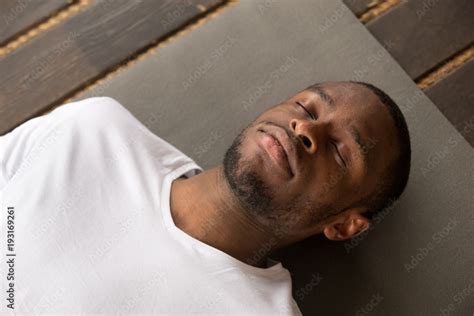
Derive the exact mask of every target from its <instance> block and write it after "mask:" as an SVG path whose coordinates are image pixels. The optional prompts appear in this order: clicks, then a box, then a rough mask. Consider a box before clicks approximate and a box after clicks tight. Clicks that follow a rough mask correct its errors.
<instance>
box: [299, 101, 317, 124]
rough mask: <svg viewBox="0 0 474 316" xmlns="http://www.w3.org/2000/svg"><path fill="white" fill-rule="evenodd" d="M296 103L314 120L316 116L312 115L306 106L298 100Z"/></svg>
mask: <svg viewBox="0 0 474 316" xmlns="http://www.w3.org/2000/svg"><path fill="white" fill-rule="evenodd" d="M296 104H298V105H299V106H301V107H302V108H303V110H305V111H306V113H308V115H309V117H311V118H312V119H313V120H315V119H316V118H315V117H314V115H313V114H312V113H311V112H310V111H308V109H306V107H305V106H304V105H303V104H302V103H301V102H300V101H296Z"/></svg>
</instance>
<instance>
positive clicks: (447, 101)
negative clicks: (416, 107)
mask: <svg viewBox="0 0 474 316" xmlns="http://www.w3.org/2000/svg"><path fill="white" fill-rule="evenodd" d="M473 82H474V59H471V60H470V61H468V62H467V63H465V64H464V65H462V66H461V67H459V68H458V69H456V70H455V71H454V72H452V73H450V74H449V75H448V76H446V77H444V78H443V79H441V80H440V81H438V82H437V83H435V84H433V85H432V86H430V87H428V88H427V89H426V90H425V93H426V95H428V97H429V98H430V99H431V100H432V101H433V103H434V104H436V106H437V107H438V108H439V109H440V111H441V112H443V114H444V115H445V116H446V118H447V119H448V120H449V121H450V122H451V123H452V124H453V125H454V126H455V127H456V129H457V130H458V131H459V132H460V133H461V135H463V136H464V138H465V139H466V140H467V141H468V142H469V143H470V144H471V146H473V147H474V86H473Z"/></svg>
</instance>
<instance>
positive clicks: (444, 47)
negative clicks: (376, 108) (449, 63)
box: [367, 0, 474, 79]
mask: <svg viewBox="0 0 474 316" xmlns="http://www.w3.org/2000/svg"><path fill="white" fill-rule="evenodd" d="M473 18H474V1H472V0H442V1H420V0H407V1H405V2H403V1H402V2H401V3H400V4H399V5H397V6H396V7H394V8H392V9H391V10H390V11H388V12H387V13H385V14H383V15H381V16H380V17H378V18H376V19H374V20H373V21H371V22H369V23H368V24H367V28H368V29H369V31H370V32H371V33H372V34H373V35H374V36H375V38H377V40H378V41H379V42H380V43H381V44H383V45H384V46H385V47H387V50H388V51H389V52H390V54H391V55H392V56H393V57H394V58H395V60H396V61H397V62H398V63H399V64H400V65H401V66H402V68H403V69H405V71H406V72H407V73H408V75H409V76H410V77H411V78H413V79H417V78H419V77H420V76H421V75H423V74H425V73H426V72H428V71H429V70H431V69H432V68H434V67H435V66H437V65H438V64H440V63H441V62H443V61H444V60H446V59H447V58H449V57H450V56H452V55H454V54H455V53H456V52H458V51H460V50H462V49H463V48H465V47H467V46H468V45H469V44H470V43H472V41H473V40H474V27H473Z"/></svg>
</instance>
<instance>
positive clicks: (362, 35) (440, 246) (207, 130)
mask: <svg viewBox="0 0 474 316" xmlns="http://www.w3.org/2000/svg"><path fill="white" fill-rule="evenodd" d="M381 44H382V45H381ZM383 45H384V46H389V45H393V43H378V42H377V41H376V40H375V39H374V38H373V37H372V36H371V35H370V34H369V33H368V32H367V30H366V29H365V27H364V26H363V25H361V24H360V23H359V21H358V20H357V19H356V18H355V17H354V16H353V14H352V13H351V12H350V11H349V10H348V9H347V8H346V7H345V6H344V5H343V4H342V3H341V2H340V1H332V0H331V1H329V0H327V1H310V0H308V1H306V0H298V1H275V2H271V1H261V2H257V1H240V2H238V3H237V4H233V5H231V6H229V7H228V8H226V9H225V10H224V11H223V12H222V13H220V14H219V15H218V16H216V17H214V18H212V19H211V20H209V21H207V22H206V23H205V24H203V25H202V26H200V27H198V28H196V29H194V30H192V31H190V32H188V33H187V34H184V35H182V36H180V37H178V38H176V39H175V40H173V41H172V42H171V43H169V44H168V45H166V46H165V47H162V48H159V49H157V50H156V51H155V52H153V53H151V54H149V55H148V56H147V57H146V58H144V59H142V60H140V61H138V62H136V63H134V64H133V65H131V66H130V67H128V68H126V69H124V70H123V71H120V72H119V73H118V74H116V75H115V76H113V77H112V78H110V79H108V80H106V81H104V82H102V83H101V84H100V85H98V86H96V87H95V89H93V90H91V91H88V92H87V93H85V94H83V95H80V96H79V98H80V99H82V98H85V97H89V96H97V95H107V96H112V97H114V98H116V99H117V100H118V101H120V102H121V103H122V104H123V105H124V106H126V107H127V108H128V109H129V110H130V111H131V112H132V113H133V114H134V115H135V116H137V117H138V118H139V119H140V120H141V121H142V122H143V123H144V124H145V125H146V126H148V127H149V128H150V129H151V130H152V131H153V132H154V133H156V134H157V135H159V136H160V137H162V138H164V139H165V140H167V141H168V142H170V143H172V144H173V145H174V146H176V147H177V148H179V149H180V150H182V151H183V152H184V153H186V154H187V155H188V156H190V157H191V158H193V159H194V160H195V161H196V162H197V163H198V164H199V165H201V166H202V167H203V168H209V167H211V166H214V165H216V164H219V163H220V162H221V160H222V157H223V154H224V152H225V150H226V149H227V148H228V146H229V145H230V143H231V141H232V140H233V139H234V137H235V136H236V135H237V134H238V132H240V131H241V130H242V128H244V127H245V126H247V124H249V123H250V122H251V121H253V120H254V118H255V117H256V116H257V115H258V113H260V112H262V111H264V110H265V109H266V108H268V107H269V106H271V105H274V104H276V103H277V102H279V101H281V100H284V99H285V98H287V97H288V96H291V95H293V94H294V93H296V92H297V91H299V90H301V89H302V88H304V87H306V86H308V85H310V84H312V83H315V82H319V81H326V80H363V81H368V82H371V83H374V84H376V85H378V86H379V87H381V88H382V89H384V90H385V91H386V92H387V93H388V94H390V95H391V96H392V97H393V99H394V100H395V101H396V102H397V103H398V104H399V105H400V106H401V108H402V110H403V112H404V113H405V115H406V118H407V122H408V125H409V128H410V132H411V136H412V148H413V159H412V173H411V177H410V181H409V184H408V187H407V190H406V192H405V194H404V196H403V198H402V199H401V200H400V202H399V203H397V204H396V206H395V207H394V208H392V209H389V210H387V211H386V212H384V213H383V214H382V217H380V218H378V220H377V224H376V225H374V226H373V229H372V230H370V232H369V233H368V234H365V235H361V236H360V237H359V238H357V239H354V240H352V241H347V242H330V241H327V240H324V238H322V237H314V238H310V239H308V240H306V241H304V242H301V243H299V244H296V245H294V246H292V247H290V248H288V249H286V250H285V251H283V252H282V253H281V259H282V260H283V262H284V265H285V266H286V267H287V268H289V270H290V271H291V273H292V276H293V281H294V282H293V287H294V297H295V299H296V300H297V302H298V304H299V306H300V308H301V310H302V311H303V313H304V314H305V315H348V314H355V315H368V314H370V313H372V314H374V315H397V316H398V315H437V314H441V315H472V313H473V312H474V307H473V303H472V302H474V251H473V244H474V234H473V223H474V220H473V217H474V215H473V214H474V210H473V205H474V203H473V202H474V200H473V196H474V195H473V187H474V181H473V174H474V173H473V170H474V169H473V161H474V154H473V150H472V148H471V147H470V146H469V145H468V143H467V142H466V141H465V140H464V139H463V138H462V137H461V135H460V134H459V133H458V132H457V131H456V129H455V128H454V127H453V126H452V125H451V124H450V123H449V122H448V121H447V120H446V118H445V117H444V116H443V115H442V114H441V113H440V112H439V111H438V110H437V108H436V107H435V106H434V105H433V104H432V103H431V102H430V100H429V99H428V98H426V97H425V96H424V95H423V94H422V93H421V92H420V90H419V89H418V88H417V87H416V85H415V84H414V83H413V82H412V80H411V79H410V78H409V77H408V76H407V75H406V74H405V72H404V71H403V70H402V69H401V68H400V67H399V65H398V64H397V63H396V62H395V61H394V60H393V59H392V58H391V57H390V56H389V55H388V54H387V52H386V51H385V49H384V48H383ZM104 119H107V118H104ZM472 122H473V118H472V117H471V118H466V122H465V126H464V127H463V128H464V129H463V131H464V132H465V133H472V132H473V129H474V126H473V124H472ZM183 303H185V302H183Z"/></svg>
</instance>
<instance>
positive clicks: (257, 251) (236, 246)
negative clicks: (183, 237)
mask: <svg viewBox="0 0 474 316" xmlns="http://www.w3.org/2000/svg"><path fill="white" fill-rule="evenodd" d="M170 208H171V216H172V217H173V221H174V223H175V225H176V226H177V227H178V228H180V229H181V230H182V231H184V232H186V233H187V234H188V235H190V236H192V237H193V238H195V239H198V240H200V241H202V242H204V243H206V244H208V245H210V246H212V247H214V248H217V249H219V250H221V251H223V252H225V253H227V254H229V255H230V256H232V257H234V258H236V259H238V260H240V261H243V262H245V263H247V264H251V265H253V266H257V267H264V265H265V261H266V257H267V255H268V254H269V253H271V252H272V251H274V250H276V249H278V248H279V247H280V246H281V245H280V241H279V240H278V239H275V238H274V236H273V234H272V232H271V231H270V230H269V229H268V228H266V227H265V226H264V225H263V224H260V223H258V221H256V220H255V218H253V217H252V216H251V215H250V214H249V213H248V212H247V211H246V210H245V209H243V208H242V206H241V205H240V203H239V202H238V201H237V200H236V198H235V196H234V195H233V194H232V192H231V190H230V187H229V185H228V183H227V181H226V179H225V176H224V171H223V167H222V165H220V166H217V167H214V168H212V169H209V170H206V171H204V172H201V173H199V174H197V175H195V176H193V177H191V178H189V179H186V178H179V179H176V180H174V181H173V183H172V185H171V204H170Z"/></svg>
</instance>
